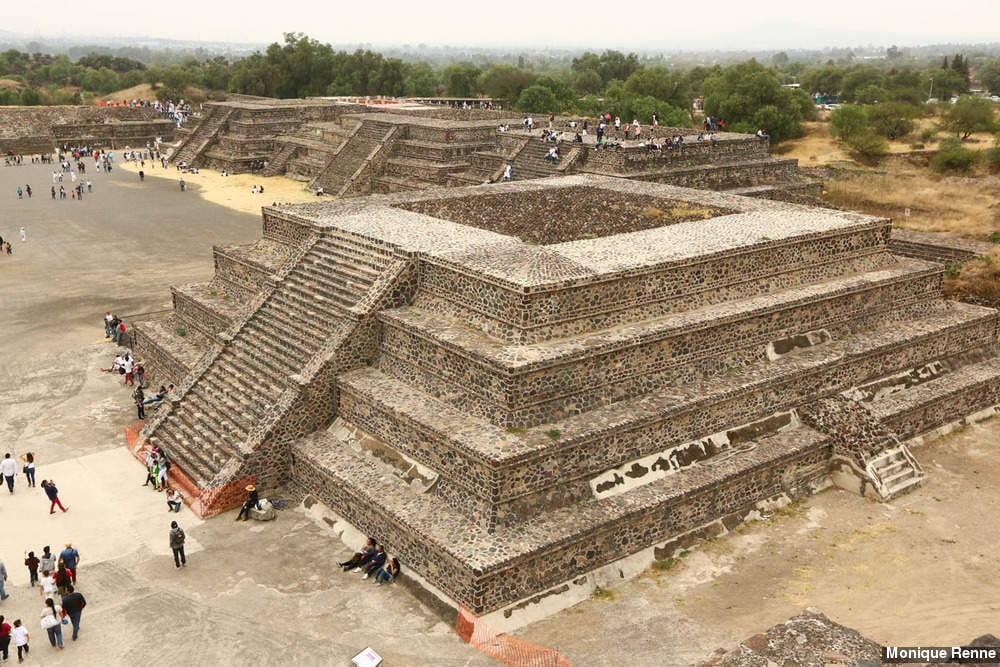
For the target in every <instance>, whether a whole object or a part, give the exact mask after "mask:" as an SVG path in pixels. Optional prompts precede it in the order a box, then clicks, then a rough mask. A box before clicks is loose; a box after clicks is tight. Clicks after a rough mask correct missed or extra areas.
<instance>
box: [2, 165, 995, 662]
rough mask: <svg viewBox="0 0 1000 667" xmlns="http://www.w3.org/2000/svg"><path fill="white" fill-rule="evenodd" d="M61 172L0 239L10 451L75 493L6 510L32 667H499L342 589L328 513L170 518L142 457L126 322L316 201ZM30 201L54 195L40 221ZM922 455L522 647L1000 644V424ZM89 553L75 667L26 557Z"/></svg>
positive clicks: (657, 576) (403, 607)
mask: <svg viewBox="0 0 1000 667" xmlns="http://www.w3.org/2000/svg"><path fill="white" fill-rule="evenodd" d="M51 171H52V169H51V168H50V167H49V166H43V165H38V166H25V167H11V168H0V235H2V236H3V237H4V238H11V239H13V243H14V255H13V256H12V257H6V256H5V257H0V452H4V451H12V452H14V453H15V454H20V453H23V452H25V451H33V452H36V454H37V460H38V480H39V482H40V481H41V480H42V479H50V478H51V479H55V480H56V482H57V484H58V486H59V488H60V490H61V496H62V498H63V501H64V503H65V504H66V505H67V506H68V507H70V511H69V512H68V513H66V514H56V515H53V516H49V514H48V503H47V502H46V501H45V499H44V494H43V492H42V490H41V488H38V489H30V490H29V489H26V488H25V487H24V484H23V477H19V478H18V482H17V487H16V492H15V494H14V495H13V496H10V495H8V494H7V493H6V491H5V490H0V530H2V534H3V537H2V539H0V560H2V561H3V562H4V563H5V564H6V566H7V569H8V571H9V572H10V581H9V582H8V592H10V593H11V594H12V597H11V598H9V599H8V600H6V601H4V602H3V603H0V614H3V615H4V616H6V617H7V619H8V620H12V619H14V618H18V617H20V618H22V619H24V620H25V621H26V625H27V626H28V628H29V630H30V631H31V634H32V642H31V643H32V653H31V657H30V660H29V661H27V662H26V663H25V664H37V665H112V666H113V665H136V664H146V665H171V666H175V665H201V664H219V665H258V664H267V665H349V664H350V657H351V656H353V655H354V654H355V653H357V652H358V651H359V650H360V649H362V648H364V647H365V646H372V647H374V648H375V649H376V650H378V651H379V652H380V653H381V654H382V655H383V656H385V658H386V661H385V665H386V666H387V667H397V666H400V665H444V666H450V665H470V666H474V665H491V664H497V663H496V662H495V661H493V660H491V659H490V658H487V657H485V656H484V655H482V654H481V653H479V652H478V651H476V650H475V649H473V648H471V647H469V646H468V645H466V644H464V643H462V642H461V641H460V640H459V639H458V638H457V637H456V636H455V634H454V632H453V619H451V618H448V617H444V616H441V615H439V612H438V611H437V610H435V609H432V608H431V607H428V606H426V605H425V604H424V603H423V602H422V601H421V600H420V599H418V598H417V597H415V596H414V595H413V594H412V593H411V592H410V590H409V589H408V588H406V587H404V586H401V585H393V586H383V587H376V586H374V585H373V584H371V583H370V582H363V581H361V580H360V579H359V577H358V576H357V575H350V574H342V573H340V572H339V570H337V569H336V568H335V567H333V565H334V563H335V562H336V561H337V560H339V559H341V558H343V557H344V555H345V554H346V552H347V547H346V546H344V545H343V543H342V542H341V541H340V540H339V539H338V537H337V535H336V531H335V530H333V529H331V528H329V527H328V526H327V525H326V524H325V523H324V522H323V521H320V520H317V515H316V512H315V510H309V511H307V510H306V509H304V508H303V507H301V506H296V507H293V508H292V509H289V510H286V511H283V512H281V513H280V514H279V518H278V520H277V521H275V522H273V523H268V524H262V523H239V524H237V523H234V522H233V521H232V520H231V517H232V515H231V514H227V515H223V516H220V517H217V518H214V519H211V520H208V521H201V520H198V519H197V518H196V517H194V516H193V515H192V514H191V513H190V512H189V511H188V510H187V509H184V510H182V512H181V513H180V514H177V515H169V514H167V512H166V505H165V502H164V498H163V497H162V494H157V493H155V492H152V491H150V490H149V489H148V488H143V487H142V486H141V483H142V481H143V477H144V471H143V469H142V467H141V466H140V465H139V464H138V463H137V462H136V461H135V460H134V459H133V458H132V457H131V456H130V455H129V454H128V452H127V451H126V449H125V447H124V439H123V436H122V429H123V427H124V426H125V425H126V424H128V423H130V422H132V421H133V417H134V411H133V408H132V406H131V402H130V400H129V390H127V389H125V388H123V387H122V386H121V385H120V383H119V380H118V376H112V375H110V374H107V373H103V372H101V368H106V367H108V366H109V365H110V363H111V359H112V357H113V355H114V347H113V346H112V345H111V344H109V343H107V342H105V340H104V336H103V329H102V325H101V317H102V315H103V313H104V311H105V310H108V309H111V310H113V311H115V312H117V313H120V314H123V315H130V314H136V313H144V312H151V311H157V310H161V309H163V308H166V307H168V305H169V301H170V294H169V285H171V284H181V283H185V282H191V281H196V280H207V279H208V278H209V277H210V276H211V273H212V254H211V246H212V245H213V244H226V243H238V242H247V241H251V240H253V239H256V238H257V237H258V236H259V233H260V218H259V215H254V214H251V213H247V212H241V211H239V210H234V209H243V210H244V211H246V210H248V209H250V210H252V209H253V208H255V207H256V206H259V205H260V204H263V203H270V201H271V200H272V197H271V195H270V193H277V192H279V191H281V190H280V188H289V189H290V190H289V191H293V190H294V188H295V187H296V186H295V185H294V184H289V183H288V182H287V181H284V180H283V179H268V180H267V181H266V184H267V188H268V193H269V194H268V195H267V196H265V199H266V201H262V200H261V199H260V198H259V197H258V199H257V200H256V203H254V201H255V200H253V199H251V195H250V194H249V192H246V200H247V201H243V199H242V193H243V190H244V188H243V187H242V186H239V187H238V188H236V187H235V186H234V189H233V192H232V193H231V194H225V193H222V192H221V190H220V188H221V187H222V186H221V185H219V183H218V182H217V179H214V178H213V177H211V175H210V174H206V178H205V179H202V180H200V181H197V182H195V181H194V180H193V179H192V188H191V189H189V190H188V191H187V192H185V193H181V192H180V189H179V187H177V183H176V179H175V178H173V176H171V177H170V178H162V179H161V178H155V177H147V178H146V180H145V182H144V183H139V182H138V179H137V177H136V175H135V174H134V173H132V172H129V171H128V170H124V169H116V170H115V171H114V172H113V173H112V174H111V175H106V174H91V175H88V176H86V177H85V178H89V179H90V180H91V181H92V182H93V185H94V188H93V189H94V192H93V193H92V194H88V195H86V196H85V197H84V200H83V201H73V200H64V201H58V200H57V201H52V200H51V199H50V197H49V195H48V190H49V187H50V185H51ZM27 183H30V184H31V186H32V188H33V189H34V191H35V192H34V197H33V198H32V199H30V200H28V199H24V200H21V201H19V200H18V199H17V195H16V193H15V190H16V188H17V186H18V185H21V186H23V185H25V184H27ZM272 183H274V185H272ZM279 184H284V185H279ZM199 189H202V190H201V192H199ZM237 190H238V191H239V194H237ZM202 194H206V195H208V197H206V198H203V197H202V196H201V195H202ZM227 197H228V198H230V199H237V198H238V199H239V201H238V202H235V201H233V202H225V200H226V198H227ZM209 199H214V200H215V201H223V202H225V203H227V204H228V206H229V207H223V206H220V205H216V204H212V203H210V202H209V201H208V200H209ZM283 200H287V199H283ZM248 202H249V203H248ZM21 226H24V227H25V228H26V232H27V242H25V243H22V242H21V241H20V240H19V238H18V234H17V230H18V228H19V227H21ZM915 453H916V456H917V458H918V459H919V460H920V461H922V462H923V464H924V466H925V468H926V469H927V471H928V473H929V479H928V481H927V483H926V484H925V485H924V486H923V487H921V488H920V489H918V490H917V491H915V492H914V493H911V494H909V495H907V496H904V497H903V498H901V499H899V500H898V501H896V502H893V503H891V504H884V505H883V504H874V503H870V502H868V501H866V500H863V499H861V498H859V497H857V496H853V495H851V494H848V493H844V492H840V491H836V490H831V491H827V492H824V493H822V494H820V495H818V496H816V497H814V498H811V499H809V500H807V501H805V502H803V503H800V504H797V505H795V506H793V507H792V508H789V509H788V510H785V511H783V512H780V513H779V514H777V515H775V516H772V517H770V518H768V519H767V520H766V521H760V522H756V523H754V524H751V525H749V526H746V527H744V528H742V529H739V530H738V531H737V534H734V535H730V536H728V537H726V538H723V539H719V540H716V541H713V542H711V543H708V544H706V545H704V546H702V547H701V548H698V549H694V550H693V551H692V552H691V553H690V554H689V555H687V556H686V557H684V558H682V559H680V560H679V563H678V564H677V565H676V566H675V567H673V568H670V569H667V570H662V571H656V572H650V573H649V574H647V575H644V576H641V577H639V578H637V579H635V580H633V581H629V582H623V583H622V584H621V585H619V586H616V587H614V588H613V589H612V591H611V594H610V596H608V597H602V598H601V599H593V600H589V601H587V602H585V603H583V604H580V605H577V606H576V607H574V608H572V609H569V610H567V611H565V612H562V613H559V614H557V615H555V616H553V617H552V618H551V619H549V620H547V621H543V622H540V623H537V624H534V625H532V626H529V627H527V628H524V629H523V630H521V631H519V633H518V635H519V636H521V637H523V638H525V639H527V640H529V641H532V642H535V643H537V644H540V645H543V646H550V647H554V648H557V649H559V650H561V651H563V652H564V653H565V654H566V655H567V656H568V657H569V658H570V659H571V660H572V661H573V664H575V665H577V666H578V667H583V666H590V665H609V666H614V665H640V666H645V665H667V666H672V665H686V664H690V663H691V662H693V661H695V660H697V659H699V658H702V657H705V656H707V655H708V654H710V653H711V651H712V650H714V649H715V648H716V647H718V646H726V647H730V646H733V645H734V644H735V643H736V642H737V641H739V640H740V639H743V638H745V637H747V636H749V635H751V634H754V633H755V632H758V631H761V630H763V629H764V628H766V627H767V626H768V625H771V624H773V623H776V622H780V621H782V620H785V619H787V618H788V617H789V616H791V615H793V614H795V613H796V612H797V611H799V610H800V609H802V608H803V607H806V606H815V607H818V608H820V609H821V610H822V611H824V612H825V613H826V614H827V615H829V616H830V617H831V618H832V619H834V620H836V621H838V622H840V623H843V624H845V625H848V626H852V627H856V628H857V629H859V630H860V631H861V632H863V633H865V634H867V635H868V636H870V637H872V638H873V639H875V640H877V641H882V642H894V643H905V644H920V643H923V644H925V645H926V644H949V643H953V642H959V641H965V640H968V639H971V638H972V637H974V636H976V635H979V634H983V633H986V632H993V633H994V634H1000V625H998V621H997V619H998V618H1000V602H998V600H1000V583H998V579H997V577H996V576H995V572H996V570H997V568H998V565H1000V555H998V552H997V550H996V548H995V545H996V543H997V540H998V538H1000V525H998V523H997V522H996V521H995V520H994V517H995V516H996V514H997V511H998V509H1000V485H998V484H997V481H998V480H1000V456H998V454H1000V421H998V420H992V421H990V422H985V423H982V424H979V425H976V426H972V427H969V428H966V429H964V430H963V431H961V432H959V433H957V434H954V435H952V436H950V437H949V438H946V439H944V440H941V441H938V442H936V443H934V444H931V445H928V446H925V447H923V448H920V449H917V450H916V452H915ZM280 493H282V492H281V491H279V494H280ZM266 494H267V490H265V495H266ZM175 518H176V519H177V520H178V521H179V522H180V523H181V525H182V526H183V527H184V528H185V530H186V531H187V535H188V556H189V561H190V565H189V566H188V567H187V568H185V569H183V570H176V569H175V568H174V566H173V563H172V560H171V558H170V555H169V549H168V547H167V530H168V526H169V522H170V520H172V519H175ZM67 541H72V542H73V543H74V544H75V545H76V546H77V547H78V548H79V550H80V552H81V554H82V565H81V567H80V579H79V589H80V590H81V591H82V592H83V593H84V595H85V596H86V597H87V599H88V602H89V604H88V606H87V609H86V610H85V611H84V615H83V627H82V633H81V637H80V640H79V641H77V642H70V641H68V639H67V642H66V643H67V648H66V650H65V651H63V652H57V651H56V650H55V649H50V647H49V646H48V643H47V641H46V638H45V635H44V633H43V632H42V631H41V630H40V629H39V627H38V621H37V618H38V613H39V611H40V610H41V600H40V598H39V595H38V591H37V589H35V590H32V589H30V588H29V587H28V585H27V571H26V569H25V568H24V567H23V565H22V564H21V563H22V561H23V559H24V551H26V550H28V549H33V550H35V551H36V552H39V551H40V550H41V547H42V546H43V545H44V544H49V545H51V546H52V547H53V548H54V549H56V550H59V549H61V548H62V546H63V544H64V543H65V542H67ZM404 568H405V563H404Z"/></svg>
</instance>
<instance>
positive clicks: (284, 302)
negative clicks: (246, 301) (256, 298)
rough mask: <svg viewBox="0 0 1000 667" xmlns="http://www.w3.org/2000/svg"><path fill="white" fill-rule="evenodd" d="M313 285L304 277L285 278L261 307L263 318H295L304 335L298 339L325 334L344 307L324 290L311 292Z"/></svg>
mask: <svg viewBox="0 0 1000 667" xmlns="http://www.w3.org/2000/svg"><path fill="white" fill-rule="evenodd" d="M312 287H314V286H313V285H310V284H306V283H304V282H303V281H301V280H298V279H292V280H291V281H289V280H287V278H286V280H285V281H284V282H283V283H282V284H281V285H280V287H279V289H276V290H275V291H274V292H273V293H272V295H271V298H270V299H268V300H267V302H266V303H265V304H264V305H263V306H262V308H261V319H262V320H268V319H272V318H277V319H276V320H275V322H277V323H280V322H282V321H283V320H285V319H290V320H294V321H295V322H296V323H297V324H298V325H299V327H300V328H299V329H297V330H296V331H297V332H299V333H301V334H302V335H301V336H299V337H298V339H299V340H303V341H309V340H312V338H314V337H315V336H317V335H322V334H323V332H324V331H326V328H327V326H328V324H329V322H330V320H336V319H339V318H340V317H341V315H342V314H343V310H342V309H341V308H340V307H339V306H338V305H337V304H335V303H332V302H330V301H329V300H328V299H326V298H324V297H323V295H322V294H321V293H318V292H314V291H312V290H311V289H310V288H312ZM307 290H309V291H307ZM275 322H272V324H273V323H275Z"/></svg>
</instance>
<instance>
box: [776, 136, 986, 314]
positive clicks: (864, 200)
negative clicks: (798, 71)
mask: <svg viewBox="0 0 1000 667" xmlns="http://www.w3.org/2000/svg"><path fill="white" fill-rule="evenodd" d="M934 127H935V120H934V119H928V118H925V119H920V120H919V121H918V128H917V130H916V132H915V133H914V135H911V136H910V137H906V138H904V139H903V140H902V141H893V142H890V144H889V153H890V155H889V157H888V158H886V159H884V160H882V161H881V163H880V164H878V165H874V166H872V165H865V164H862V163H860V162H858V161H856V160H855V159H854V156H852V155H851V154H850V153H849V151H848V150H847V149H846V148H844V147H843V146H842V145H841V143H840V142H839V141H838V140H837V139H835V138H833V137H831V136H830V132H829V124H828V122H827V121H826V119H825V118H821V119H820V120H819V121H815V122H810V123H806V124H805V134H804V136H803V137H801V138H799V139H796V140H793V141H789V142H786V143H785V144H782V145H781V146H779V147H778V150H776V151H775V152H776V153H777V154H780V155H781V156H782V157H791V158H796V159H798V160H799V166H801V167H827V168H829V169H830V177H829V178H827V179H826V180H825V181H824V193H823V197H824V199H826V200H827V201H828V202H829V203H831V204H833V205H834V206H837V207H838V208H842V209H847V210H853V211H862V212H864V213H869V214H871V215H879V216H885V217H888V218H891V219H892V222H893V224H894V225H895V226H897V227H900V228H902V229H912V230H915V231H921V232H947V233H950V234H954V235H956V236H962V237H967V238H974V239H978V240H995V239H997V238H998V234H1000V198H998V197H997V193H998V192H1000V174H996V173H991V172H990V171H989V170H988V169H987V168H986V167H985V166H979V167H977V168H976V169H975V170H973V171H971V172H970V173H968V174H964V175H948V174H938V173H935V172H934V171H933V170H931V168H930V167H929V158H928V155H927V153H926V152H925V151H933V150H936V149H937V147H938V144H939V142H940V141H941V140H943V139H945V138H947V136H948V135H947V134H946V133H943V132H937V133H936V134H935V135H934V136H933V137H932V138H930V139H929V140H927V141H924V139H923V138H916V137H917V135H922V134H924V132H925V131H932V130H933V129H934ZM918 141H919V142H921V143H920V144H915V143H913V142H918ZM993 141H994V139H993V137H992V136H990V135H988V134H978V135H973V136H972V137H970V139H969V141H967V142H966V144H967V146H968V147H969V148H970V149H972V150H985V149H987V148H991V147H992V146H993V145H994V144H993ZM917 146H919V148H917ZM907 213H908V214H907ZM945 293H946V295H947V296H949V297H950V298H955V299H961V300H963V301H969V302H973V303H980V304H983V305H991V306H994V307H1000V246H998V247H997V248H996V249H994V251H993V252H992V253H991V254H990V255H988V256H985V257H982V258H979V259H975V260H972V261H971V262H967V263H966V264H965V265H964V266H962V267H949V271H948V275H947V277H946V280H945Z"/></svg>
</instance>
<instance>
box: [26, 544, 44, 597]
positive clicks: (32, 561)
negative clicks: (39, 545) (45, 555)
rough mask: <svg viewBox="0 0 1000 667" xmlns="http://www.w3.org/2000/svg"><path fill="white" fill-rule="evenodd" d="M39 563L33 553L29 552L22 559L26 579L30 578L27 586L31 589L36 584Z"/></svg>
mask: <svg viewBox="0 0 1000 667" xmlns="http://www.w3.org/2000/svg"><path fill="white" fill-rule="evenodd" d="M40 562H41V561H39V560H38V557H37V556H35V552H34V551H29V552H28V553H27V555H26V556H25V557H24V565H25V567H27V568H28V577H29V578H30V582H29V583H28V585H29V586H31V587H32V588H34V587H35V584H37V583H38V564H39V563H40Z"/></svg>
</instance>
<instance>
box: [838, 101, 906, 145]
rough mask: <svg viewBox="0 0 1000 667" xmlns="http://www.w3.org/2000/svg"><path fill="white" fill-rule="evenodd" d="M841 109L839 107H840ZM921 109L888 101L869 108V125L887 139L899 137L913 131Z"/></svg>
mask: <svg viewBox="0 0 1000 667" xmlns="http://www.w3.org/2000/svg"><path fill="white" fill-rule="evenodd" d="M838 111H839V109H838ZM920 114H921V109H920V108H919V107H915V106H913V105H912V104H906V103H903V102H886V103H884V104H876V105H874V106H872V107H869V108H868V127H869V128H870V129H871V130H872V132H874V133H875V134H877V135H879V136H882V137H885V138H886V139H899V138H901V137H904V136H906V135H907V134H909V133H910V132H913V129H914V127H916V123H915V122H914V119H915V118H918V117H919V116H920Z"/></svg>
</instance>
